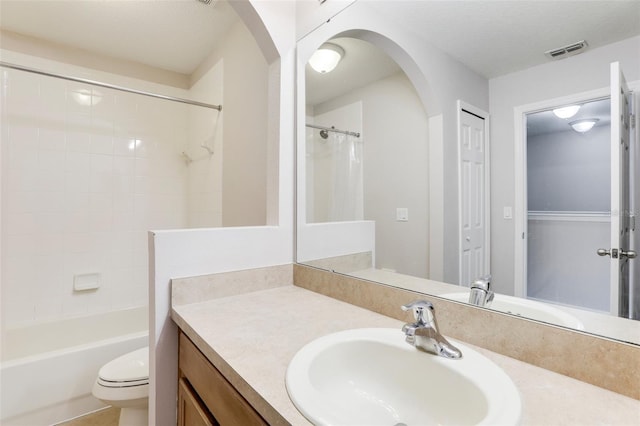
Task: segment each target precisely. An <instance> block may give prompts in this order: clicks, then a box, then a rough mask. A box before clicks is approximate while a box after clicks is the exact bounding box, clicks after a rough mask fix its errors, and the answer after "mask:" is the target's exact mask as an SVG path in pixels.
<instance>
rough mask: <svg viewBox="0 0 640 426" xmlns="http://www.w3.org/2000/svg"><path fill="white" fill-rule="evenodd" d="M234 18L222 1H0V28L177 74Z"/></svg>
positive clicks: (188, 70)
mask: <svg viewBox="0 0 640 426" xmlns="http://www.w3.org/2000/svg"><path fill="white" fill-rule="evenodd" d="M238 19H239V18H238V16H237V15H236V14H235V12H234V11H233V9H232V8H231V6H229V4H228V3H227V2H225V1H218V2H212V4H210V5H205V4H203V3H200V2H198V1H196V0H107V1H96V0H55V1H40V0H1V1H0V27H1V28H2V29H5V30H9V31H13V32H16V33H20V34H24V35H28V36H31V37H35V38H39V39H44V40H47V41H51V42H54V43H58V44H62V45H66V46H70V47H74V48H80V49H84V50H88V51H91V52H94V53H98V54H101V55H105V56H108V57H113V58H119V59H126V60H130V61H135V62H139V63H143V64H145V65H150V66H152V67H156V68H161V69H165V70H169V71H175V72H179V73H182V74H191V73H192V72H193V71H194V70H195V69H196V68H197V66H198V65H200V63H201V62H202V61H203V60H204V59H205V58H206V57H207V56H208V55H209V54H210V53H211V51H212V50H213V48H214V47H215V45H216V43H217V42H218V41H220V40H221V39H222V38H223V36H224V34H225V33H226V32H227V31H228V30H229V28H230V27H231V26H232V25H233V24H234V23H235V22H237V21H238Z"/></svg>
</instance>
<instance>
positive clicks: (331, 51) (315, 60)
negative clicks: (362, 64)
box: [309, 43, 344, 74]
mask: <svg viewBox="0 0 640 426" xmlns="http://www.w3.org/2000/svg"><path fill="white" fill-rule="evenodd" d="M343 56H344V49H342V48H341V47H340V46H338V45H337V44H333V43H324V44H323V45H322V46H320V48H319V49H318V50H316V51H315V52H313V55H311V59H309V65H311V68H313V69H314V70H315V71H317V72H319V73H321V74H324V73H328V72H331V71H333V69H334V68H335V67H336V66H337V65H338V62H340V60H341V59H342V57H343Z"/></svg>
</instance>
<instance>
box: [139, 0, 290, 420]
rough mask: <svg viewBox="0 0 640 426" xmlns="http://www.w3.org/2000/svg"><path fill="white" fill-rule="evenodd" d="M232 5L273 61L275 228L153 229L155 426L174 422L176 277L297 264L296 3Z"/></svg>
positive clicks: (270, 143)
mask: <svg viewBox="0 0 640 426" xmlns="http://www.w3.org/2000/svg"><path fill="white" fill-rule="evenodd" d="M231 4H232V6H233V8H234V9H235V10H236V12H237V13H238V15H239V16H240V18H241V19H242V21H243V22H244V23H245V25H246V26H247V28H248V29H249V31H250V32H251V34H252V35H253V37H254V38H255V40H256V43H257V45H258V46H259V49H260V50H261V52H262V54H263V55H264V58H265V60H266V62H267V63H268V64H269V65H268V69H267V74H268V78H267V106H268V108H267V126H266V131H265V132H264V133H262V134H261V136H260V139H259V140H260V141H262V142H263V143H264V144H265V145H266V157H267V158H268V161H267V165H266V170H267V173H266V176H265V180H266V182H267V183H266V186H267V189H266V194H267V199H266V204H267V214H266V216H267V223H269V224H272V225H273V226H264V227H237V228H217V229H199V230H177V231H158V232H152V233H150V235H149V238H150V239H149V246H150V250H149V251H150V271H151V277H150V294H149V297H150V310H151V312H150V330H149V334H150V336H149V340H150V345H151V346H152V350H151V351H150V382H151V387H150V395H149V408H150V412H149V424H150V425H154V426H162V425H173V424H175V421H176V404H175V401H176V399H175V398H176V391H177V382H176V379H175V378H176V377H177V329H176V326H175V324H174V323H173V322H172V321H171V320H170V318H169V311H170V280H171V279H172V278H178V277H186V276H194V275H202V274H209V273H216V272H223V271H230V270H237V269H247V268H256V267H263V266H271V265H280V264H288V263H291V262H292V261H293V196H294V195H293V185H294V183H293V158H294V157H293V156H294V154H293V130H292V129H293V128H294V123H293V114H294V111H293V103H294V98H293V90H294V88H293V82H292V81H291V76H293V75H294V74H295V69H294V66H295V62H294V47H295V4H294V3H293V2H264V1H236V2H232V3H231ZM251 101H252V98H249V97H247V98H246V99H245V102H251ZM223 108H224V105H223ZM223 113H224V111H223ZM244 124H245V125H250V124H251V122H250V121H248V122H247V121H245V123H244ZM225 126H226V121H225ZM225 140H226V137H225ZM225 161H226V159H225Z"/></svg>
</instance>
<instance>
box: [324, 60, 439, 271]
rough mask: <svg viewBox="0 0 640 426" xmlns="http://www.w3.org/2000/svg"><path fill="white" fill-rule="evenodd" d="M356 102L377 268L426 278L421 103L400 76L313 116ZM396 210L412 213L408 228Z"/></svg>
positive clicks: (344, 98) (425, 177) (425, 165)
mask: <svg viewBox="0 0 640 426" xmlns="http://www.w3.org/2000/svg"><path fill="white" fill-rule="evenodd" d="M353 102H360V103H362V130H361V131H362V143H363V147H364V213H365V217H364V218H365V219H366V220H371V221H374V222H375V225H376V231H375V235H376V262H375V266H376V267H377V268H388V269H394V270H397V271H398V272H400V273H404V274H409V275H414V276H419V277H423V278H427V277H428V276H429V263H428V261H427V259H428V258H429V250H428V243H429V222H428V221H429V190H428V188H429V140H428V120H427V115H426V114H425V111H424V108H423V106H422V104H421V101H420V98H418V96H417V94H416V91H415V89H414V88H413V86H412V84H411V82H410V81H409V79H408V78H407V77H406V75H405V74H404V73H402V72H399V73H396V74H394V75H392V76H390V77H387V78H384V79H381V80H379V81H377V82H375V83H372V84H369V85H367V86H365V87H363V88H359V89H356V90H354V91H352V92H351V93H347V94H345V95H343V96H341V97H339V98H336V99H332V100H330V101H327V102H324V103H322V104H320V105H316V106H315V108H314V110H315V111H316V113H322V112H323V111H327V110H335V109H336V108H338V107H339V106H341V105H344V104H351V103H353ZM331 124H333V123H331ZM336 126H337V125H336ZM337 127H339V126H337ZM341 128H342V127H341ZM349 130H354V129H352V128H349ZM355 131H360V130H359V129H355ZM317 204H318V203H316V211H317V209H318V205H317ZM396 208H407V209H408V212H409V221H408V222H399V221H397V220H396Z"/></svg>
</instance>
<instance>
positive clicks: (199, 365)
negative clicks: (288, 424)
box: [178, 332, 268, 426]
mask: <svg viewBox="0 0 640 426" xmlns="http://www.w3.org/2000/svg"><path fill="white" fill-rule="evenodd" d="M178 359H179V361H178V367H179V383H178V426H201V425H202V426H205V425H206V426H210V425H213V426H216V425H221V426H233V425H242V426H245V425H246V426H252V425H267V424H268V423H267V422H265V421H264V419H263V418H262V417H261V416H260V414H258V412H257V411H256V410H255V409H254V408H253V407H252V406H251V405H250V404H249V403H248V402H247V400H245V399H244V397H243V396H242V395H240V393H238V391H237V390H236V389H235V388H234V387H233V385H231V383H229V382H228V381H227V379H225V377H224V376H223V375H222V373H220V371H218V369H217V368H216V367H214V366H213V365H212V364H211V363H210V362H209V360H208V359H207V358H206V357H205V356H204V355H203V354H202V352H200V350H199V349H198V348H196V346H195V345H194V344H193V342H191V340H189V338H188V337H187V336H186V335H185V334H184V333H182V332H181V333H180V350H179V358H178Z"/></svg>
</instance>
